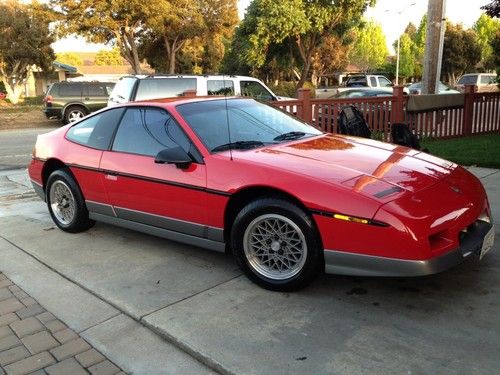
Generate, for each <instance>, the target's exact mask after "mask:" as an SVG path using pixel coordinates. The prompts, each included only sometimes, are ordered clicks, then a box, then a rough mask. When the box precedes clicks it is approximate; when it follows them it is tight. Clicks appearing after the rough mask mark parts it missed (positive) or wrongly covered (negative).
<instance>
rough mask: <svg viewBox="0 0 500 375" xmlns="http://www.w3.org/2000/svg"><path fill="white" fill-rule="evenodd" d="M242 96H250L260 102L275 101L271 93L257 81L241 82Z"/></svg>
mask: <svg viewBox="0 0 500 375" xmlns="http://www.w3.org/2000/svg"><path fill="white" fill-rule="evenodd" d="M240 85H241V95H243V96H250V97H252V98H255V99H259V100H266V101H270V100H272V99H273V97H272V95H271V93H270V92H269V91H267V90H266V88H265V87H264V86H262V85H261V84H260V83H259V82H256V81H240Z"/></svg>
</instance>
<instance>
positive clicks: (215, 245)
mask: <svg viewBox="0 0 500 375" xmlns="http://www.w3.org/2000/svg"><path fill="white" fill-rule="evenodd" d="M85 204H86V206H87V209H88V210H89V217H90V218H91V219H92V220H96V221H102V222H105V223H108V224H113V225H117V226H120V227H123V228H128V229H132V230H137V231H139V232H143V233H147V234H152V235H154V236H158V237H163V238H167V239H169V240H174V241H178V242H182V243H187V244H189V245H194V246H199V247H203V248H206V249H210V250H215V251H220V252H224V251H225V249H226V244H225V242H224V231H223V229H221V228H214V227H209V226H206V225H202V224H197V223H191V222H188V221H183V220H178V219H173V218H168V217H164V216H160V215H154V214H150V213H146V212H141V211H136V210H130V209H126V208H121V207H113V206H111V205H108V204H104V203H99V202H93V201H85Z"/></svg>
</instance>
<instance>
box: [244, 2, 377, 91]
mask: <svg viewBox="0 0 500 375" xmlns="http://www.w3.org/2000/svg"><path fill="white" fill-rule="evenodd" d="M372 3H373V1H372V0H339V1H320V0H317V1H307V0H282V1H274V0H253V1H252V2H251V3H250V5H249V6H248V8H247V13H246V15H245V19H244V20H243V22H242V24H243V28H244V30H245V31H247V32H248V33H247V36H248V44H247V47H248V48H247V49H245V50H243V51H241V53H243V54H244V55H243V56H244V59H246V60H248V62H249V63H250V64H251V65H252V66H253V67H254V68H260V67H262V66H263V65H264V63H265V62H266V57H267V53H268V50H269V48H270V47H271V46H272V45H275V44H279V43H282V42H286V41H287V40H292V41H293V43H294V44H295V47H296V49H297V52H298V55H299V58H300V63H301V72H300V79H299V82H298V84H297V87H302V85H303V84H304V82H305V81H306V79H307V78H308V76H309V73H310V69H311V64H312V60H313V56H314V54H315V53H316V52H317V49H318V48H319V46H320V45H321V43H322V41H323V38H324V37H325V36H327V35H330V34H333V33H337V34H340V33H341V32H345V31H346V30H347V29H348V28H349V27H352V26H354V25H356V24H357V23H358V22H359V20H360V18H361V15H362V14H363V12H364V11H365V10H366V8H367V6H368V5H370V4H372Z"/></svg>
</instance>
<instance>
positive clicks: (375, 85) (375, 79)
mask: <svg viewBox="0 0 500 375" xmlns="http://www.w3.org/2000/svg"><path fill="white" fill-rule="evenodd" d="M380 85H382V81H380ZM370 86H371V87H377V78H375V77H370Z"/></svg>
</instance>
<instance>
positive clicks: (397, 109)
mask: <svg viewBox="0 0 500 375" xmlns="http://www.w3.org/2000/svg"><path fill="white" fill-rule="evenodd" d="M403 90H404V86H394V87H393V88H392V94H393V95H394V96H395V97H396V100H395V101H394V102H393V103H392V108H391V124H395V123H397V122H404V120H405V112H404V103H405V98H404V96H403V95H404V91H403Z"/></svg>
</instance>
